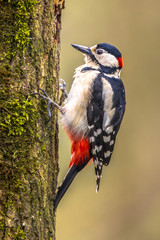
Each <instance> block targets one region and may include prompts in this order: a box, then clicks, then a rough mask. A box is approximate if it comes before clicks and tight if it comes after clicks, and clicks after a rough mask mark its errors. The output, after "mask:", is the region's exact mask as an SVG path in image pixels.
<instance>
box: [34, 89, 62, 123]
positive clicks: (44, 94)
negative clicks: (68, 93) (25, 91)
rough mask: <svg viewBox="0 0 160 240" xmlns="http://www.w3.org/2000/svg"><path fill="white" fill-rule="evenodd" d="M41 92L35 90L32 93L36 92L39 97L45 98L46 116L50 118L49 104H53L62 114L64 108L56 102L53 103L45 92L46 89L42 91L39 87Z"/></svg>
mask: <svg viewBox="0 0 160 240" xmlns="http://www.w3.org/2000/svg"><path fill="white" fill-rule="evenodd" d="M39 90H41V91H42V92H43V94H41V93H39V92H35V93H34V94H37V95H38V96H40V97H41V98H43V99H45V100H47V112H48V117H49V119H50V118H51V110H50V106H51V105H53V106H54V107H56V108H57V109H58V110H59V111H60V112H61V113H62V114H64V110H63V108H62V107H61V106H59V105H58V104H57V103H55V102H54V101H53V100H52V99H51V98H50V97H49V96H48V94H47V93H46V91H44V90H43V89H41V88H40V89H39Z"/></svg>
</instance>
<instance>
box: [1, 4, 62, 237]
mask: <svg viewBox="0 0 160 240" xmlns="http://www.w3.org/2000/svg"><path fill="white" fill-rule="evenodd" d="M60 17H61V7H60V5H59V4H58V5H55V4H54V1H52V0H51V1H42V0H38V2H37V1H36V0H0V35H1V43H2V44H1V45H0V97H1V98H0V135H1V139H0V145H1V148H0V172H1V175H0V239H2V240H6V239H7V240H10V239H34V240H42V239H47V240H48V239H54V236H55V234H54V213H53V200H54V197H55V190H56V185H57V174H58V126H57V111H55V110H53V111H52V119H51V121H50V122H49V123H47V124H46V122H47V120H48V119H47V112H46V103H45V102H44V101H40V100H39V99H38V98H37V97H35V95H33V92H36V91H38V89H39V88H43V89H45V90H47V92H48V94H49V95H50V96H51V97H53V99H55V100H57V98H58V82H57V79H58V73H59V65H58V64H59V31H60ZM53 34H54V35H53Z"/></svg>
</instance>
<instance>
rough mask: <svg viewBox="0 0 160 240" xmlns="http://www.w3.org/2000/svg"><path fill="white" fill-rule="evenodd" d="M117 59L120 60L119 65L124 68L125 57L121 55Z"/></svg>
mask: <svg viewBox="0 0 160 240" xmlns="http://www.w3.org/2000/svg"><path fill="white" fill-rule="evenodd" d="M117 60H118V63H119V66H120V67H121V68H122V67H123V58H122V57H119V58H117Z"/></svg>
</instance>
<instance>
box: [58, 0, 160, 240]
mask: <svg viewBox="0 0 160 240" xmlns="http://www.w3.org/2000/svg"><path fill="white" fill-rule="evenodd" d="M102 42H107V43H110V44H113V45H115V46H116V47H117V48H118V49H119V50H120V51H121V52H122V54H123V59H124V67H123V69H122V73H121V78H122V79H123V82H124V84H125V88H126V97H127V107H126V113H125V116H124V120H123V123H122V126H121V128H120V132H119V134H118V137H117V141H116V146H115V150H114V154H113V156H112V159H111V163H110V165H109V166H108V167H104V170H103V177H102V181H101V186H100V191H99V193H98V194H97V193H96V192H95V188H96V185H95V176H94V168H93V165H90V166H88V167H87V168H86V169H84V170H83V171H82V172H80V173H79V174H78V176H77V177H76V179H75V180H74V182H73V183H72V185H71V187H70V188H69V190H68V192H67V193H66V195H65V196H64V198H63V199H62V201H61V202H60V205H59V207H58V210H57V223H56V225H57V240H97V239H101V240H106V239H107V240H135V239H136V240H159V239H160V138H159V135H160V124H159V122H160V106H159V105H160V64H159V63H160V1H159V0H151V1H149V0H146V1H145V0H143V1H142V0H135V1H129V0H99V1H96V0H88V1H85V0H66V7H65V10H64V11H63V17H62V31H61V71H60V75H61V77H62V78H63V79H65V81H66V83H67V91H69V89H70V86H71V84H72V81H73V77H72V76H73V74H74V69H75V68H76V67H78V66H79V65H81V64H83V63H84V61H83V55H82V54H81V53H80V52H78V51H76V50H75V49H73V48H72V47H71V46H70V44H71V43H75V44H81V45H86V46H92V45H94V44H96V43H102ZM69 161H70V142H69V140H68V138H67V136H66V134H65V132H64V130H61V131H60V174H59V182H61V181H62V179H63V177H64V175H65V174H66V172H67V170H68V165H69Z"/></svg>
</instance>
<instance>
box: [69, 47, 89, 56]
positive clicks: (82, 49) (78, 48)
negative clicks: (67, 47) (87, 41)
mask: <svg viewBox="0 0 160 240" xmlns="http://www.w3.org/2000/svg"><path fill="white" fill-rule="evenodd" d="M71 45H72V47H74V48H75V49H77V50H78V51H80V52H83V53H85V54H87V55H89V56H92V55H93V54H92V52H91V49H90V48H89V47H84V46H81V45H76V44H71Z"/></svg>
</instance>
